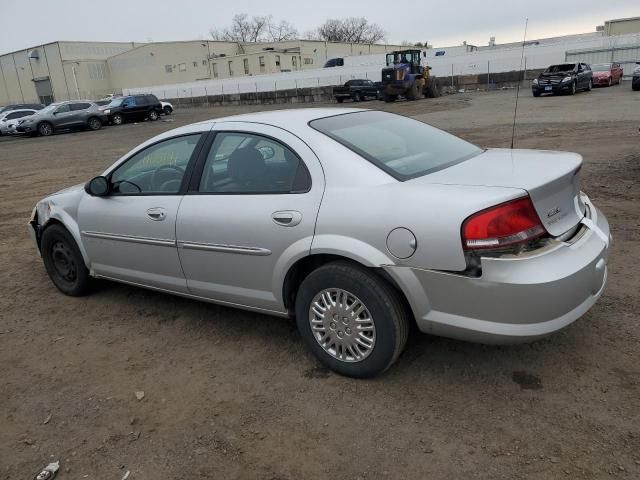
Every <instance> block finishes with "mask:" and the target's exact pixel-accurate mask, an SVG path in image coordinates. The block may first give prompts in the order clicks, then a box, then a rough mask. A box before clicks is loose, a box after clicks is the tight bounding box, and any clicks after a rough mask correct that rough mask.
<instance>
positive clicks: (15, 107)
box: [0, 103, 44, 113]
mask: <svg viewBox="0 0 640 480" xmlns="http://www.w3.org/2000/svg"><path fill="white" fill-rule="evenodd" d="M25 108H28V109H31V110H42V109H43V108H44V105H43V104H41V103H16V104H15V105H7V106H5V107H0V113H3V112H8V111H10V110H23V109H25Z"/></svg>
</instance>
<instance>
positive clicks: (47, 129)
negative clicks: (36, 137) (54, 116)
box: [38, 123, 53, 137]
mask: <svg viewBox="0 0 640 480" xmlns="http://www.w3.org/2000/svg"><path fill="white" fill-rule="evenodd" d="M38 130H39V131H40V135H42V136H43V137H48V136H49V135H51V134H52V133H53V128H51V125H49V124H48V123H43V124H41V125H40V127H39V128H38Z"/></svg>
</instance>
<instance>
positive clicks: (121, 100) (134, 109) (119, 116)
mask: <svg viewBox="0 0 640 480" xmlns="http://www.w3.org/2000/svg"><path fill="white" fill-rule="evenodd" d="M102 109H103V112H104V114H105V115H106V116H107V118H108V119H109V121H110V122H111V123H113V124H114V125H121V124H123V123H124V122H126V121H129V120H145V119H147V118H148V119H149V120H151V121H154V120H157V119H158V118H159V117H160V113H161V112H162V105H161V104H160V100H158V98H157V97H156V96H155V95H128V96H126V97H118V98H114V99H113V100H112V101H111V103H110V104H109V105H107V106H106V107H102Z"/></svg>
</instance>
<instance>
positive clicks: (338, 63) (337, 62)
mask: <svg viewBox="0 0 640 480" xmlns="http://www.w3.org/2000/svg"><path fill="white" fill-rule="evenodd" d="M331 67H344V58H330V59H329V60H327V63H325V64H324V67H322V68H331Z"/></svg>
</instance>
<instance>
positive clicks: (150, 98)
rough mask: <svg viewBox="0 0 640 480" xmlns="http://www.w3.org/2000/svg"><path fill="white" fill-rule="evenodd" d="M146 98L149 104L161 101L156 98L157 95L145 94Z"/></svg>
mask: <svg viewBox="0 0 640 480" xmlns="http://www.w3.org/2000/svg"><path fill="white" fill-rule="evenodd" d="M145 100H146V101H147V103H149V104H153V103H160V102H159V100H158V99H157V98H156V96H155V95H145Z"/></svg>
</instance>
